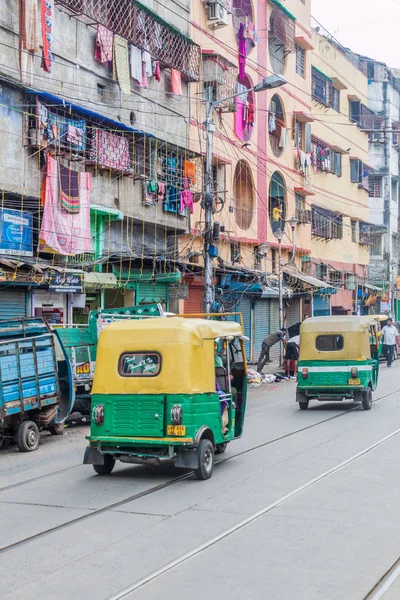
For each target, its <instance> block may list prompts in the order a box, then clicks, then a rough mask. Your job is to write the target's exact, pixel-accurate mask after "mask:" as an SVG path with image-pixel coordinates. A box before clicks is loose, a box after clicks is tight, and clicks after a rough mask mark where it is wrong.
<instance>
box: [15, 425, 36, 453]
mask: <svg viewBox="0 0 400 600" xmlns="http://www.w3.org/2000/svg"><path fill="white" fill-rule="evenodd" d="M39 442H40V433H39V428H38V426H37V425H36V423H34V422H33V421H23V422H22V423H21V425H20V426H19V427H18V430H17V444H18V448H19V449H20V450H21V452H33V451H34V450H37V449H38V448H39Z"/></svg>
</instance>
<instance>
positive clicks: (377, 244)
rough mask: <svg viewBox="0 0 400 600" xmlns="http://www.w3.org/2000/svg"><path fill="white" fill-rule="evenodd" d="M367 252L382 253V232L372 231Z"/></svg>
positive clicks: (372, 254)
mask: <svg viewBox="0 0 400 600" xmlns="http://www.w3.org/2000/svg"><path fill="white" fill-rule="evenodd" d="M369 253H370V255H371V256H381V255H382V234H381V233H372V234H371V237H370V247H369Z"/></svg>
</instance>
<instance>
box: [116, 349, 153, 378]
mask: <svg viewBox="0 0 400 600" xmlns="http://www.w3.org/2000/svg"><path fill="white" fill-rule="evenodd" d="M160 371H161V355H160V354H158V352H124V354H122V355H121V356H120V359H119V364H118V372H119V374H120V375H122V377H155V376H156V375H158V374H159V373H160Z"/></svg>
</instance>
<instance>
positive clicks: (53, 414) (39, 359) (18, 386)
mask: <svg viewBox="0 0 400 600" xmlns="http://www.w3.org/2000/svg"><path fill="white" fill-rule="evenodd" d="M74 399H75V395H74V386H73V380H72V371H71V366H70V363H69V360H68V357H67V355H66V353H65V349H64V348H63V346H62V343H60V340H59V338H58V334H57V332H56V331H55V332H54V331H51V329H50V328H49V326H48V325H47V324H46V322H45V321H44V320H43V319H41V318H32V319H18V320H15V321H11V320H10V321H0V446H1V445H2V444H3V442H4V441H7V440H10V439H14V440H15V441H16V442H17V444H18V447H19V449H20V450H21V451H22V452H31V451H33V450H37V448H38V446H39V442H40V431H41V430H44V429H47V430H48V431H50V432H51V433H52V434H54V435H60V434H62V433H63V430H64V421H65V420H66V418H67V417H68V415H69V413H70V412H71V410H72V407H73V405H74Z"/></svg>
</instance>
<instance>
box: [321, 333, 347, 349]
mask: <svg viewBox="0 0 400 600" xmlns="http://www.w3.org/2000/svg"><path fill="white" fill-rule="evenodd" d="M343 346H344V340H343V336H342V335H319V336H318V337H317V339H316V340H315V347H316V349H317V350H319V352H334V351H335V350H337V351H339V350H343Z"/></svg>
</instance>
